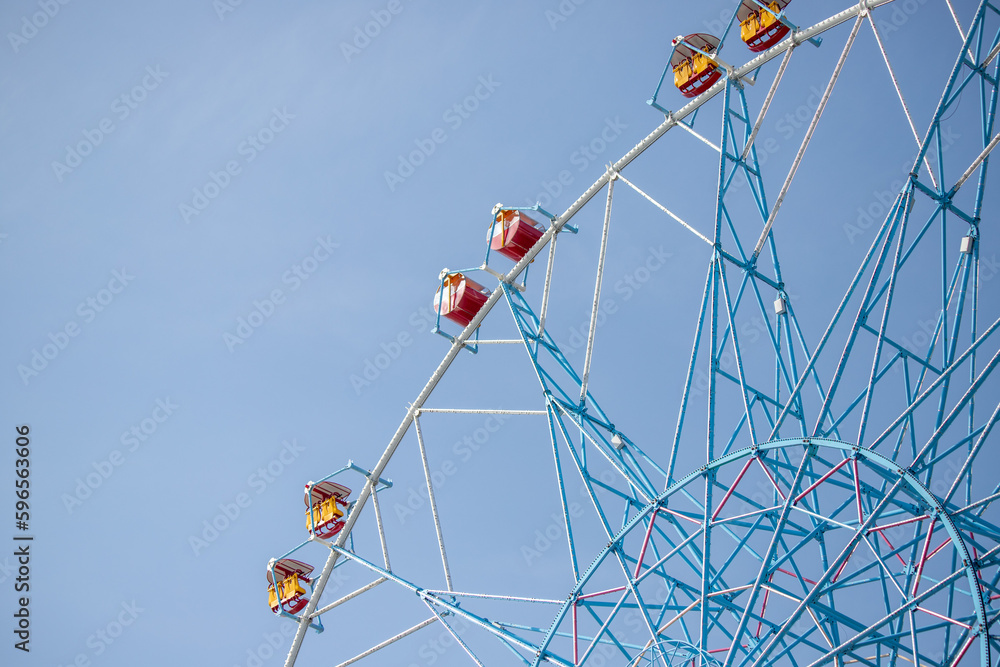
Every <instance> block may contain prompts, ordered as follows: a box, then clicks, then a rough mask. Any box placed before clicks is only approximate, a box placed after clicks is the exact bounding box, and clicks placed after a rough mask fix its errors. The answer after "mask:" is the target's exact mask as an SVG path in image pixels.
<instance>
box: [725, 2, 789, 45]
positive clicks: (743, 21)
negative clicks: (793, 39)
mask: <svg viewBox="0 0 1000 667" xmlns="http://www.w3.org/2000/svg"><path fill="white" fill-rule="evenodd" d="M765 1H766V0H765ZM789 2H791V0H773V2H769V3H767V6H766V8H765V7H763V6H762V5H764V2H756V0H743V3H742V4H741V5H740V7H739V9H737V10H736V20H737V21H739V22H740V37H741V38H742V39H743V41H744V42H745V43H746V45H747V48H749V49H750V50H751V51H753V52H754V53H759V52H760V51H766V50H767V49H769V48H771V47H772V46H774V45H775V44H777V43H778V42H780V41H781V40H782V39H784V38H785V35H787V34H788V31H789V30H790V28H789V27H788V26H787V25H785V24H784V23H782V22H781V21H779V20H778V14H779V13H781V11H782V10H783V9H784V8H785V7H786V6H788V3H789Z"/></svg>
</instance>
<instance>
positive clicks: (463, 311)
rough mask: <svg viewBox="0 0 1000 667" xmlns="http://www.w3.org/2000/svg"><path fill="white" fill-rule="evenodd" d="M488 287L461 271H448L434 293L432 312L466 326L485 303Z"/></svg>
mask: <svg viewBox="0 0 1000 667" xmlns="http://www.w3.org/2000/svg"><path fill="white" fill-rule="evenodd" d="M489 296H490V292H489V290H488V289H486V288H485V287H483V286H482V285H480V284H479V283H477V282H475V281H474V280H469V279H468V278H466V277H465V275H464V274H461V273H449V274H448V275H447V276H445V278H444V283H443V284H442V285H441V286H440V287H438V291H437V293H436V294H435V295H434V312H438V308H439V307H440V312H441V314H442V315H444V316H445V317H447V318H448V319H449V320H451V321H452V322H455V323H456V324H461V325H462V326H463V327H467V326H468V325H469V322H471V321H472V318H473V317H475V316H476V313H478V312H479V309H480V308H482V307H483V306H484V305H485V304H486V300H487V299H488V298H489Z"/></svg>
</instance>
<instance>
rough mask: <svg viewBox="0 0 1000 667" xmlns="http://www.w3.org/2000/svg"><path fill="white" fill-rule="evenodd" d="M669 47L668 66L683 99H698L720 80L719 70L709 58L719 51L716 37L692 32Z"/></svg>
mask: <svg viewBox="0 0 1000 667" xmlns="http://www.w3.org/2000/svg"><path fill="white" fill-rule="evenodd" d="M672 44H673V47H674V51H673V53H671V54H670V66H671V67H672V68H673V70H674V85H675V86H677V90H679V91H681V95H683V96H684V97H698V95H701V94H702V93H703V92H705V91H706V90H708V89H709V88H711V87H712V84H714V83H715V82H716V81H718V80H719V78H721V77H722V68H721V67H720V66H719V63H717V62H715V60H713V59H712V58H711V57H710V56H714V55H715V52H716V51H717V50H718V48H719V40H718V39H717V38H716V37H713V36H712V35H709V34H708V33H704V32H695V33H691V34H690V35H688V36H687V37H680V36H678V37H675V38H674V41H673V42H672ZM706 54H708V55H706Z"/></svg>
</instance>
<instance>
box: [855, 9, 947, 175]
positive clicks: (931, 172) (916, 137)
mask: <svg viewBox="0 0 1000 667" xmlns="http://www.w3.org/2000/svg"><path fill="white" fill-rule="evenodd" d="M868 24H869V25H871V27H872V32H873V33H875V41H876V42H877V43H878V48H879V51H881V52H882V59H883V60H885V66H886V69H888V70H889V78H890V79H892V85H893V87H894V88H895V89H896V95H898V96H899V103H900V104H902V105H903V113H904V114H906V122H907V123H909V124H910V131H911V132H913V139H914V141H916V142H917V149H918V150H919V149H920V143H921V142H920V135H919V134H918V133H917V126H916V125H914V124H913V117H912V116H910V107H909V106H907V104H906V99H905V98H904V97H903V91H902V90H901V89H900V87H899V81H898V80H897V79H896V72H895V71H893V69H892V63H891V62H889V54H888V53H886V50H885V45H884V44H883V43H882V35H880V34H879V31H878V26H876V25H875V20H874V19H873V18H872V15H871V14H870V13H869V14H868ZM924 167H925V168H926V169H927V173H928V174H929V175H930V177H931V183H933V184H934V189H937V188H938V187H939V186H938V182H937V178H935V176H934V170H933V169H931V163H930V160H928V159H927V156H926V155H924Z"/></svg>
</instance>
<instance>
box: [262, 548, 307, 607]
mask: <svg viewBox="0 0 1000 667" xmlns="http://www.w3.org/2000/svg"><path fill="white" fill-rule="evenodd" d="M272 566H273V567H274V575H275V576H271V567H272ZM312 571H313V567H312V565H308V564H307V563H303V562H302V561H298V560H293V559H291V558H282V559H281V560H279V561H272V562H271V563H269V564H268V567H267V583H268V584H270V585H269V586H268V587H267V595H268V604H269V605H270V607H271V611H273V612H277V611H278V605H279V604H280V605H281V609H282V610H283V611H286V612H288V613H289V614H297V613H299V612H300V611H302V610H303V609H304V608H305V606H306V604H308V602H309V598H308V597H306V591H305V589H304V588H303V587H302V583H306V584H308V583H311V582H312V579H310V578H309V575H310V574H311V573H312ZM275 577H277V579H278V583H277V587H276V586H275V583H274V579H275Z"/></svg>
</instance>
